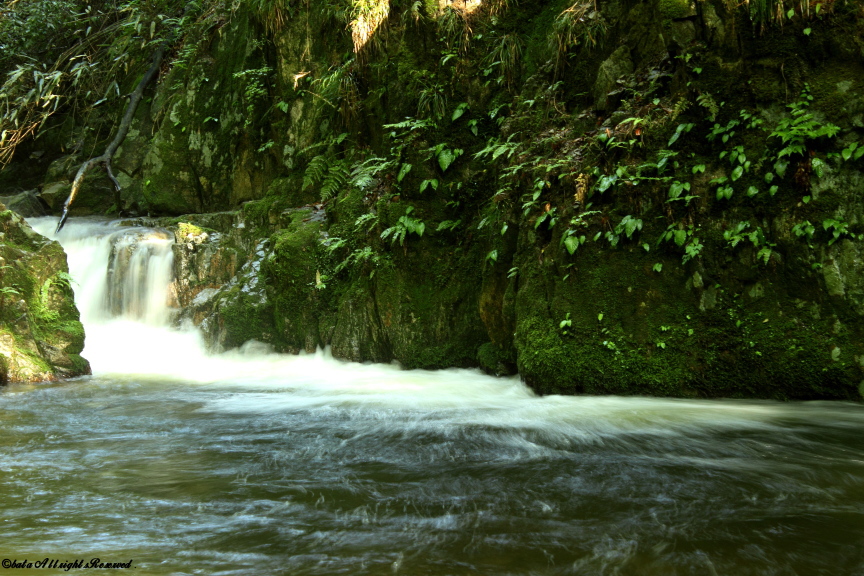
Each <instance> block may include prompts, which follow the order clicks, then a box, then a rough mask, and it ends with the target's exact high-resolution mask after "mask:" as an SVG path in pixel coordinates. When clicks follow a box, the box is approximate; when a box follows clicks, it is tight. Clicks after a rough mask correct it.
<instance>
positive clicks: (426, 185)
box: [420, 178, 438, 194]
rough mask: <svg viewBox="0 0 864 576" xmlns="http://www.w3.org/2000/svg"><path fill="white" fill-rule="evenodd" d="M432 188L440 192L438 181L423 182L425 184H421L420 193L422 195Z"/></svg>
mask: <svg viewBox="0 0 864 576" xmlns="http://www.w3.org/2000/svg"><path fill="white" fill-rule="evenodd" d="M430 186H431V187H432V188H433V189H434V190H438V180H437V179H435V178H432V179H431V180H423V182H421V183H420V193H421V194H422V193H423V191H424V190H426V188H428V187H430Z"/></svg>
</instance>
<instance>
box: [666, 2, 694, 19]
mask: <svg viewBox="0 0 864 576" xmlns="http://www.w3.org/2000/svg"><path fill="white" fill-rule="evenodd" d="M659 6H660V14H662V15H663V18H664V19H666V20H674V19H675V18H686V17H687V16H690V15H691V14H692V13H693V12H694V10H693V6H692V3H691V1H690V0H660V1H659Z"/></svg>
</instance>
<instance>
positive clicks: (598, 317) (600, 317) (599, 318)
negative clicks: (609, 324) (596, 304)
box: [597, 312, 603, 322]
mask: <svg viewBox="0 0 864 576" xmlns="http://www.w3.org/2000/svg"><path fill="white" fill-rule="evenodd" d="M597 321H598V322H602V321H603V313H602V312H600V314H598V315H597Z"/></svg>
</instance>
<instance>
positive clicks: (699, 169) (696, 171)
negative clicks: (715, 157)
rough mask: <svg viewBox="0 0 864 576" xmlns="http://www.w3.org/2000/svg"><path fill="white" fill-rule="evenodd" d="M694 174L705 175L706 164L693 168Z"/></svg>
mask: <svg viewBox="0 0 864 576" xmlns="http://www.w3.org/2000/svg"><path fill="white" fill-rule="evenodd" d="M692 172H693V174H704V173H705V164H697V165H696V166H693V169H692Z"/></svg>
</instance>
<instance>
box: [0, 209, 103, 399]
mask: <svg viewBox="0 0 864 576" xmlns="http://www.w3.org/2000/svg"><path fill="white" fill-rule="evenodd" d="M69 282H70V277H69V268H68V266H67V264H66V254H65V253H64V252H63V249H62V248H61V247H60V244H58V243H57V242H54V241H51V240H48V239H47V238H45V237H44V236H41V235H40V234H37V233H36V232H35V231H34V230H33V229H32V228H31V227H30V225H29V224H27V222H25V221H24V219H23V218H22V217H21V216H20V215H18V214H17V213H15V212H13V211H12V210H8V209H6V207H5V206H4V205H2V204H0V384H5V383H7V382H19V381H23V382H36V381H40V380H56V379H57V378H67V377H72V376H79V375H82V374H89V373H90V364H89V363H88V362H87V360H85V359H84V358H82V357H81V356H80V354H81V351H82V350H83V349H84V327H83V326H82V325H81V322H80V321H79V317H78V309H77V308H76V307H75V302H74V295H73V293H72V288H71V286H70V285H69Z"/></svg>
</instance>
